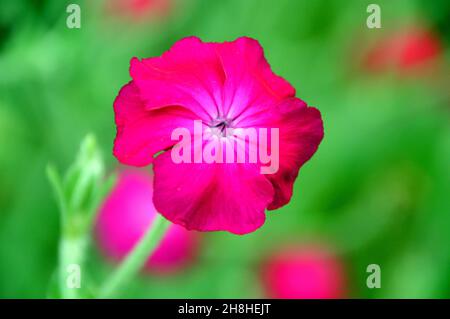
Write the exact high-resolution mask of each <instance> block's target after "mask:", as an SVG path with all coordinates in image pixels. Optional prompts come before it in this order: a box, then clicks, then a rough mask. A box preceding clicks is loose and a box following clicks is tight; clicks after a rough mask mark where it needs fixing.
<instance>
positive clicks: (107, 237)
mask: <svg viewBox="0 0 450 319" xmlns="http://www.w3.org/2000/svg"><path fill="white" fill-rule="evenodd" d="M152 183H153V178H152V175H151V174H150V173H147V172H143V171H138V170H124V171H121V172H120V173H119V179H118V181H117V184H116V186H115V187H114V189H113V191H112V192H111V193H110V195H109V196H108V197H107V198H106V200H105V201H104V203H103V205H102V207H101V209H100V213H99V216H98V220H97V225H96V234H97V238H98V241H99V244H100V247H101V248H102V250H103V251H104V253H105V254H106V255H107V256H108V257H110V258H112V259H113V260H116V261H119V260H121V259H122V258H123V257H125V256H126V255H127V253H128V252H130V251H131V250H132V248H133V247H134V245H135V244H136V243H137V242H138V241H139V239H140V238H141V236H142V235H143V234H144V233H145V231H146V230H147V229H148V227H149V226H150V225H151V222H152V220H153V219H154V218H155V216H156V214H157V212H156V210H155V207H154V206H153V203H152V195H153V194H152V193H153V185H152ZM197 248H198V238H197V234H195V233H194V232H190V231H187V230H186V229H184V228H183V227H181V226H178V225H174V224H172V225H171V226H170V228H169V230H168V231H167V233H166V235H165V237H164V238H163V240H162V241H161V243H160V245H159V246H158V248H157V249H156V251H155V252H154V253H153V255H152V256H151V257H149V258H148V260H147V263H146V265H145V268H146V269H147V270H152V271H154V272H158V273H169V272H173V271H176V270H179V269H182V268H183V267H184V266H186V265H187V264H188V263H189V262H190V261H191V260H192V259H193V257H194V255H195V253H196V250H197Z"/></svg>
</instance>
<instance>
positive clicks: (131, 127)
mask: <svg viewBox="0 0 450 319" xmlns="http://www.w3.org/2000/svg"><path fill="white" fill-rule="evenodd" d="M114 111H115V114H116V125H117V135H116V139H115V141H114V155H115V156H116V157H117V159H118V160H119V161H120V162H121V163H123V164H127V165H134V166H144V165H148V164H150V163H151V162H152V160H153V155H154V154H156V153H157V152H159V151H161V150H163V149H166V148H168V147H170V146H172V145H174V144H175V143H176V141H172V140H171V133H172V131H173V129H175V128H177V127H185V128H188V129H191V128H192V125H193V120H194V119H195V116H194V114H193V113H192V112H190V111H189V110H186V109H184V108H182V107H179V106H171V107H165V108H164V109H157V110H153V111H148V110H146V109H145V106H144V103H143V102H142V100H141V99H140V95H139V90H138V88H137V87H136V85H135V83H134V82H133V81H132V82H130V83H128V84H127V85H125V86H124V87H123V88H122V90H120V92H119V95H118V96H117V98H116V100H115V101H114Z"/></svg>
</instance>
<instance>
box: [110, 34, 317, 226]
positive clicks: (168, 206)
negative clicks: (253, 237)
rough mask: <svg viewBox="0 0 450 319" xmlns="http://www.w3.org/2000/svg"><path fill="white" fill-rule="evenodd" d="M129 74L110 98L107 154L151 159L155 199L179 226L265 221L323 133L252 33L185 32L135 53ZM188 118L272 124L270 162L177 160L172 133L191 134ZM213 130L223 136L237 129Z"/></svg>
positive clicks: (211, 123)
mask: <svg viewBox="0 0 450 319" xmlns="http://www.w3.org/2000/svg"><path fill="white" fill-rule="evenodd" d="M130 74H131V77H132V81H131V82H129V83H128V84H126V85H125V86H124V87H123V88H122V89H121V91H120V92H119V95H118V96H117V98H116V100H115V102H114V111H115V120H116V125H117V136H116V139H115V142H114V155H115V156H116V157H117V159H118V160H119V161H120V162H121V163H123V164H127V165H132V166H146V165H149V164H152V163H153V167H154V172H155V180H154V194H153V200H154V204H155V207H156V209H157V211H158V212H159V213H161V214H162V215H163V216H164V217H166V218H167V219H168V220H170V221H172V222H173V223H175V224H179V225H182V226H184V227H185V228H187V229H194V230H199V231H220V230H223V231H229V232H231V233H235V234H246V233H249V232H252V231H254V230H256V229H257V228H259V227H260V226H261V225H263V223H264V221H265V210H266V209H268V210H273V209H277V208H279V207H281V206H283V205H285V204H287V203H288V202H289V201H290V198H291V196H292V188H293V183H294V181H295V179H296V177H297V175H298V172H299V169H300V167H301V166H302V165H303V164H304V163H305V162H306V161H307V160H309V159H310V158H311V156H312V155H313V154H314V153H315V151H316V150H317V148H318V146H319V144H320V142H321V140H322V137H323V125H322V119H321V115H320V112H319V111H318V110H317V109H315V108H313V107H308V106H307V105H306V103H305V102H303V101H302V100H300V99H298V98H296V97H295V89H294V88H293V87H292V86H291V85H290V84H289V83H288V82H287V81H286V80H284V79H283V78H281V77H279V76H277V75H275V74H274V73H273V72H272V71H271V69H270V66H269V64H268V63H267V61H266V59H265V58H264V53H263V49H262V47H261V46H260V44H259V43H258V41H256V40H254V39H251V38H247V37H242V38H238V39H237V40H235V41H232V42H224V43H207V42H202V41H201V40H200V39H199V38H196V37H188V38H184V39H182V40H180V41H178V42H177V43H175V44H174V45H173V47H172V48H171V49H170V50H169V51H167V52H165V53H164V54H163V55H162V56H160V57H154V58H146V59H142V60H139V59H137V58H133V59H132V60H131V66H130ZM196 120H201V121H202V125H203V129H204V131H206V130H208V129H211V128H218V127H220V132H225V131H226V130H225V129H228V128H277V129H278V130H279V140H278V141H277V142H278V145H279V167H278V170H277V171H276V173H273V174H261V171H260V168H261V167H262V163H261V161H257V162H256V163H217V162H216V163H175V162H174V161H173V160H172V158H171V152H170V150H171V148H172V147H173V146H174V145H175V144H176V143H177V142H178V141H176V140H172V138H171V134H172V132H173V131H174V130H175V129H176V128H186V129H188V130H189V131H190V132H192V134H193V131H194V121H196ZM220 138H221V139H220V141H221V143H225V144H228V143H231V142H232V140H233V139H236V138H237V139H239V138H242V137H239V136H237V137H236V136H233V137H231V136H228V135H226V134H224V135H223V136H221V137H220ZM209 143H210V141H204V142H203V144H201V145H200V147H202V148H203V150H204V149H205V148H206V147H207V146H208V144H209ZM245 143H247V144H248V141H247V140H244V144H245ZM247 146H248V145H247ZM194 151H195V150H194Z"/></svg>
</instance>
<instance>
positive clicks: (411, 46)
mask: <svg viewBox="0 0 450 319" xmlns="http://www.w3.org/2000/svg"><path fill="white" fill-rule="evenodd" d="M441 53H442V44H441V41H440V39H439V37H438V36H437V35H436V34H435V33H433V32H432V31H430V30H427V29H425V28H422V27H409V28H405V29H402V30H398V31H396V32H394V33H393V34H391V35H389V36H386V37H384V38H381V39H380V40H379V41H378V42H376V43H375V45H374V46H373V47H372V48H371V49H370V50H369V51H368V53H367V55H366V56H365V58H364V65H365V67H366V68H367V69H368V70H370V71H374V72H380V71H387V70H395V71H398V72H401V73H409V72H413V71H418V69H420V68H423V67H430V68H435V65H433V64H434V63H435V62H436V58H437V57H438V56H439V55H440V54H441Z"/></svg>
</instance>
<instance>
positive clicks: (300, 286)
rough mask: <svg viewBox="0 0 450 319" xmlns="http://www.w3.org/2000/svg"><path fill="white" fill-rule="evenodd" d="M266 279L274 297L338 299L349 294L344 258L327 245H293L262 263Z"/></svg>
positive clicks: (264, 281) (266, 289) (271, 296)
mask: <svg viewBox="0 0 450 319" xmlns="http://www.w3.org/2000/svg"><path fill="white" fill-rule="evenodd" d="M262 283H263V287H264V288H265V291H266V294H267V296H268V297H270V298H281V299H336V298H345V296H346V278H345V272H344V267H343V265H342V263H341V261H340V260H339V259H338V258H337V257H336V256H334V255H333V253H332V252H331V251H329V249H328V248H325V247H323V246H318V245H313V246H310V245H308V246H289V247H286V248H284V249H282V250H281V251H278V252H276V253H275V254H273V255H272V256H270V257H269V258H268V259H267V260H266V261H265V263H264V264H263V266H262Z"/></svg>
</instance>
